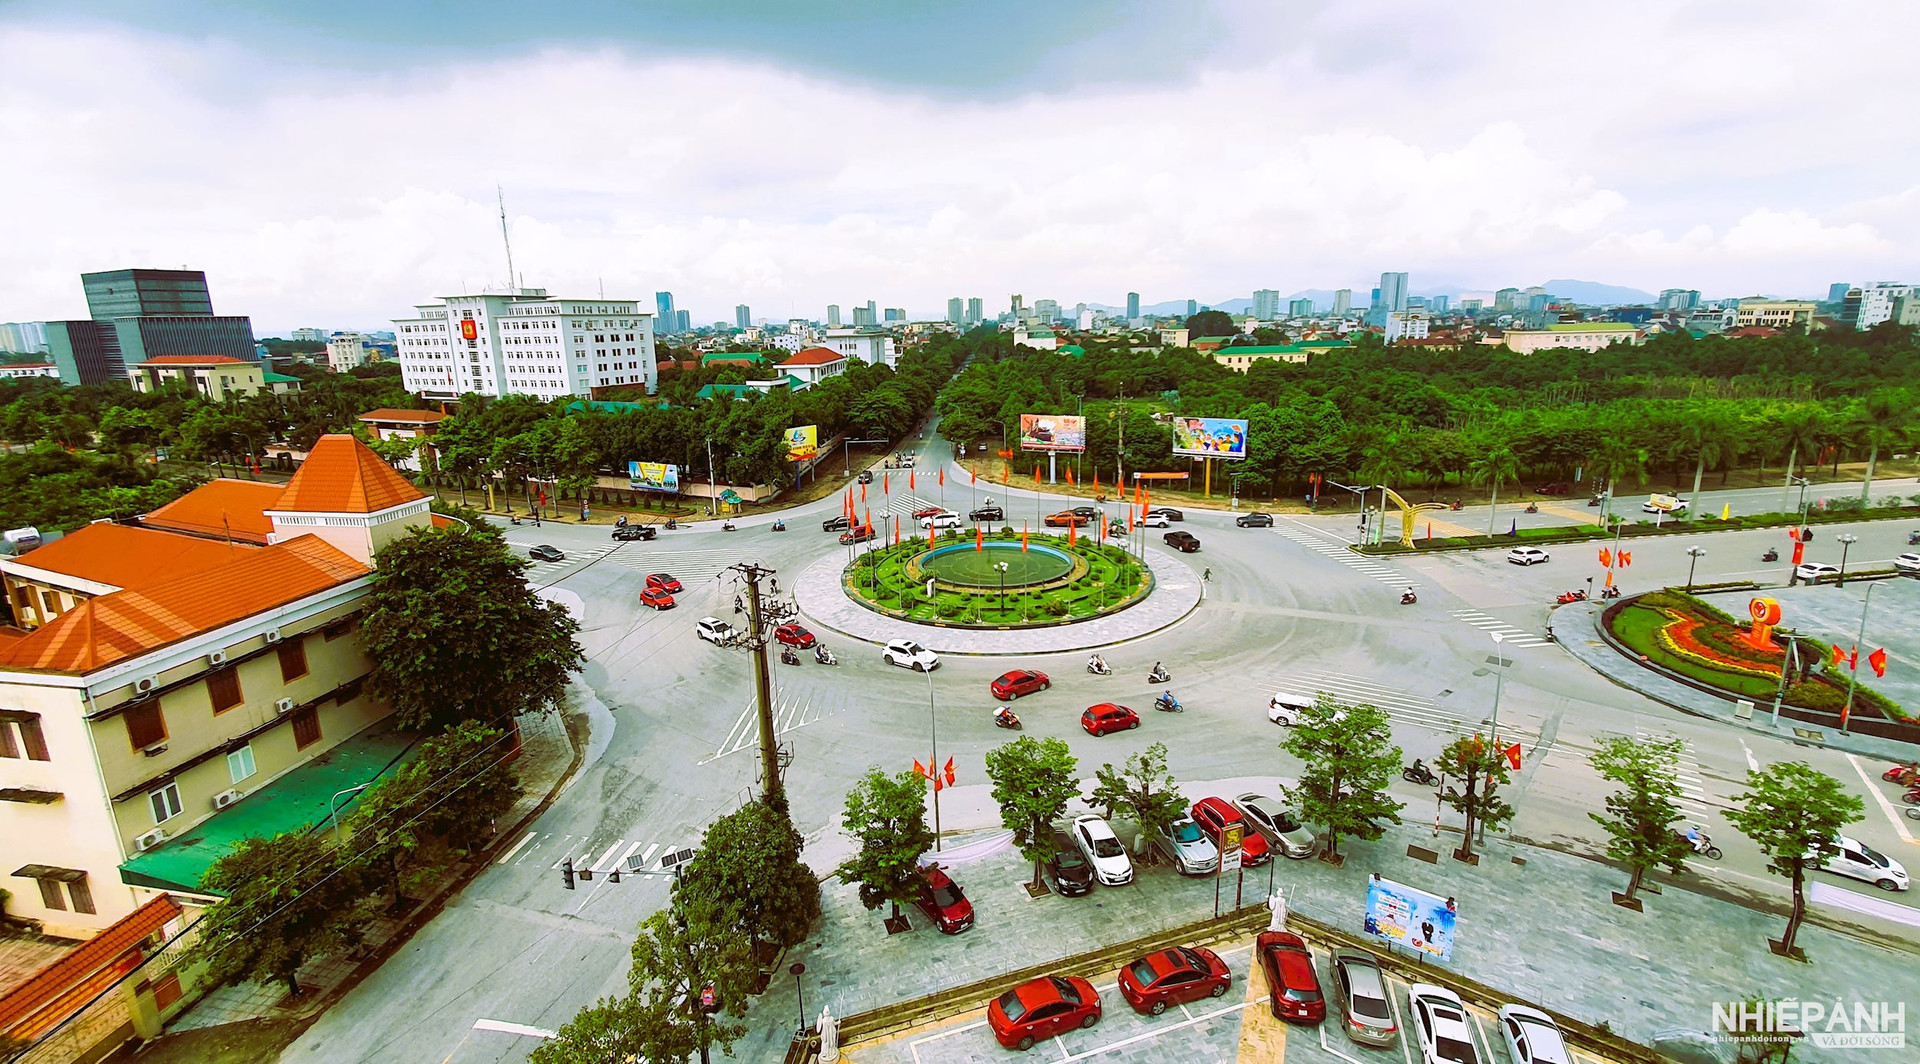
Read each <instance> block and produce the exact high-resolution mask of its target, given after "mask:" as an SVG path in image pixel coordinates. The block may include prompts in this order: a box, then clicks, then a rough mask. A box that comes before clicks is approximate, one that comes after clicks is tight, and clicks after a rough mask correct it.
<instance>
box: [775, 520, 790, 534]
mask: <svg viewBox="0 0 1920 1064" xmlns="http://www.w3.org/2000/svg"><path fill="white" fill-rule="evenodd" d="M773 530H774V531H775V532H785V531H786V530H787V523H786V522H785V521H775V522H774V523H773Z"/></svg>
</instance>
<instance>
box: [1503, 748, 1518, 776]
mask: <svg viewBox="0 0 1920 1064" xmlns="http://www.w3.org/2000/svg"><path fill="white" fill-rule="evenodd" d="M1501 752H1502V753H1504V754H1506V755H1507V764H1509V765H1512V766H1513V770H1514V771H1515V772H1518V771H1520V744H1519V743H1514V744H1513V745H1512V746H1509V747H1507V748H1506V749H1505V750H1503V751H1501Z"/></svg>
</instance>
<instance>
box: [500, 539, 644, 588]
mask: <svg viewBox="0 0 1920 1064" xmlns="http://www.w3.org/2000/svg"><path fill="white" fill-rule="evenodd" d="M619 547H620V544H618V543H612V544H608V545H607V546H604V547H593V548H591V549H588V550H570V551H567V552H566V557H565V558H564V559H562V560H561V561H557V562H543V561H535V560H534V559H532V558H528V559H527V562H528V564H527V568H526V569H525V570H523V572H524V573H525V576H526V579H527V583H529V584H543V583H546V582H547V581H549V580H551V579H553V578H554V577H556V576H559V575H560V574H562V573H565V572H568V571H571V570H573V569H578V568H580V567H581V566H583V565H586V564H587V563H589V562H593V561H598V560H599V559H601V558H604V557H606V556H607V555H609V554H612V553H613V552H614V551H616V550H618V549H619Z"/></svg>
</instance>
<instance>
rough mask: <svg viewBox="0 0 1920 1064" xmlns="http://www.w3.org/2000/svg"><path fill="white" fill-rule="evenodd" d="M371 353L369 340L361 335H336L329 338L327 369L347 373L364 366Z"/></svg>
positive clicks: (343, 333) (346, 333) (344, 333)
mask: <svg viewBox="0 0 1920 1064" xmlns="http://www.w3.org/2000/svg"><path fill="white" fill-rule="evenodd" d="M369 351H370V345H369V344H368V343H367V338H366V337H364V336H362V335H360V334H359V333H353V332H342V333H334V334H333V335H332V336H329V337H327V368H328V369H330V370H332V371H334V372H335V373H345V372H346V371H348V370H350V369H353V368H354V367H356V366H364V365H366V364H367V356H368V354H369Z"/></svg>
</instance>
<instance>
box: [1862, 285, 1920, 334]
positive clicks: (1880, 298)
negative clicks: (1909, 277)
mask: <svg viewBox="0 0 1920 1064" xmlns="http://www.w3.org/2000/svg"><path fill="white" fill-rule="evenodd" d="M1911 295H1913V286H1912V285H1910V284H1895V283H1893V282H1892V281H1881V282H1879V283H1877V284H1869V285H1862V286H1860V317H1859V318H1858V319H1856V320H1855V325H1856V327H1857V328H1859V329H1860V331H1862V332H1865V331H1866V330H1868V329H1871V328H1873V327H1874V326H1876V325H1878V324H1880V323H1881V322H1883V321H1890V320H1892V318H1893V302H1894V300H1896V299H1904V298H1906V297H1908V296H1911Z"/></svg>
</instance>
